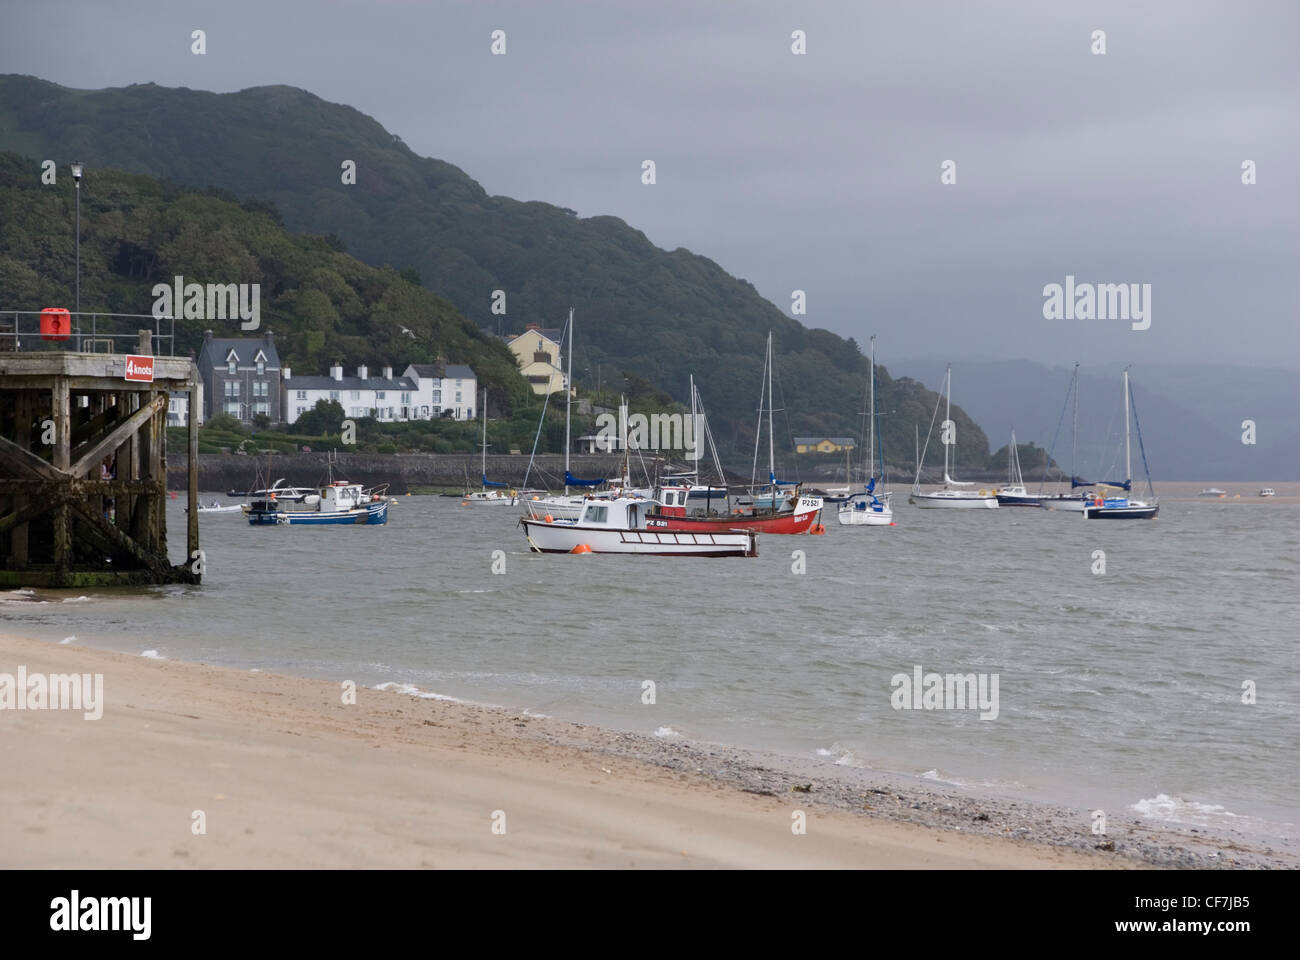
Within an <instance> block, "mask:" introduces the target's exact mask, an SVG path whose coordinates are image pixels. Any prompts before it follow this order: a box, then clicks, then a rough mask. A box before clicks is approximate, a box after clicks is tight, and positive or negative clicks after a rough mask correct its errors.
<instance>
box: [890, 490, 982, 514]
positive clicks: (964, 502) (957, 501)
mask: <svg viewBox="0 0 1300 960" xmlns="http://www.w3.org/2000/svg"><path fill="white" fill-rule="evenodd" d="M907 502H908V503H911V504H914V505H916V506H918V507H926V508H937V509H946V510H985V509H989V510H995V509H997V506H998V498H997V497H996V496H981V495H980V494H978V493H966V492H964V491H959V490H954V491H951V492H943V491H941V492H938V493H921V492H920V491H913V492H912V495H911V496H909V497H908V498H907Z"/></svg>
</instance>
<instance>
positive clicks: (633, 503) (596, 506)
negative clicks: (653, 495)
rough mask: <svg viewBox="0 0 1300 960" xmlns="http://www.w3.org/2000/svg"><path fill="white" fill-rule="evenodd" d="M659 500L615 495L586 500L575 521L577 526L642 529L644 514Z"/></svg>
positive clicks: (656, 504)
mask: <svg viewBox="0 0 1300 960" xmlns="http://www.w3.org/2000/svg"><path fill="white" fill-rule="evenodd" d="M659 505H660V504H659V501H657V500H650V499H647V498H645V497H616V498H614V499H611V500H587V501H585V502H584V503H583V505H582V513H581V514H579V515H578V519H577V521H576V523H575V525H576V526H579V527H606V528H608V529H611V530H644V529H645V518H646V514H647V513H650V512H651V511H653V510H654V509H655V508H656V507H658V506H659Z"/></svg>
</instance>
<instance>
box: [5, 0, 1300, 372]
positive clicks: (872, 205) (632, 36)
mask: <svg viewBox="0 0 1300 960" xmlns="http://www.w3.org/2000/svg"><path fill="white" fill-rule="evenodd" d="M194 29H203V30H205V31H206V33H207V54H206V55H205V56H201V57H200V56H194V55H192V54H191V53H190V42H191V41H190V32H191V31H192V30H194ZM497 29H500V30H504V31H505V33H506V44H507V46H506V50H507V52H506V55H505V56H493V55H492V54H491V53H490V49H489V48H490V44H491V36H490V35H491V33H492V31H493V30H497ZM794 30H803V31H805V32H806V36H807V53H806V54H805V55H802V56H797V55H795V54H793V53H792V51H791V44H792V40H791V33H792V31H794ZM1094 30H1104V31H1105V34H1106V53H1105V55H1101V56H1098V55H1095V54H1093V53H1092V46H1093V40H1092V32H1093V31H1094ZM1298 48H1300V3H1294V2H1276V3H1265V2H1219V3H1202V2H1148V3H1133V2H1115V3H1065V2H1060V3H1057V2H1051V3H1047V2H1032V3H1031V2H1023V3H1010V2H997V3H975V2H967V3H933V2H916V3H897V2H890V3H882V2H843V3H841V2H820V3H819V2H809V3H793V2H785V3H775V2H739V0H695V2H665V0H655V2H637V3H632V2H607V3H596V2H580V0H519V2H493V0H474V2H439V0H430V2H414V0H407V2H400V0H348V2H342V0H339V2H328V0H325V2H306V0H301V2H285V0H260V2H245V0H220V2H212V3H185V2H175V0H129V2H123V3H117V2H100V0H36V2H30V3H28V2H22V0H0V71H3V72H12V73H29V74H34V75H36V76H40V77H43V78H45V79H49V80H53V81H55V82H57V83H61V84H64V85H66V86H72V87H80V88H98V87H104V86H121V85H126V84H130V83H142V82H148V81H153V82H155V83H159V84H163V85H167V86H187V87H193V88H198V89H205V90H215V91H232V90H238V89H242V88H244V87H249V86H257V85H261V84H271V83H285V84H292V85H295V86H299V87H303V88H305V89H307V90H310V91H311V92H313V93H316V94H318V95H319V96H321V97H324V98H325V99H327V100H331V101H336V102H340V103H346V104H350V105H352V106H355V107H356V108H358V109H359V110H361V111H363V112H365V113H368V114H370V115H372V116H374V117H375V118H376V119H378V120H379V121H380V122H381V123H382V124H383V125H384V126H385V127H387V128H388V129H389V130H390V131H392V132H394V133H396V134H398V135H400V136H401V137H402V139H403V140H405V141H406V143H407V144H408V145H409V146H410V147H411V148H412V149H414V150H415V151H416V152H418V153H421V154H425V155H429V156H434V157H438V158H440V159H443V160H446V161H448V162H451V163H454V164H456V165H457V166H459V167H461V168H463V169H464V170H465V171H466V172H467V173H469V174H470V175H471V176H473V177H474V178H475V179H477V180H478V181H479V182H480V183H482V184H483V186H484V187H485V188H486V189H487V190H488V191H489V192H491V193H497V194H505V195H508V196H513V197H516V198H519V199H523V200H546V201H549V202H552V203H556V204H559V205H561V206H566V207H572V208H574V209H576V210H577V211H578V212H579V214H580V215H582V216H591V215H596V214H613V215H615V216H619V217H622V218H623V219H625V220H626V221H627V222H628V223H630V224H631V225H633V226H634V227H637V228H638V229H641V230H643V231H644V232H645V233H646V235H647V236H648V237H649V238H650V239H651V240H652V241H653V242H655V243H656V244H658V245H660V246H662V247H665V248H667V249H673V248H675V247H679V246H682V247H687V248H689V249H691V250H693V251H695V252H696V253H700V254H703V255H705V256H707V257H710V258H711V259H713V260H715V261H717V262H718V263H719V264H721V265H722V266H723V267H724V268H725V269H727V270H728V271H730V272H732V273H734V274H736V275H737V276H740V277H744V278H746V279H748V280H749V281H751V282H752V283H754V285H755V286H756V287H757V288H758V289H759V291H760V292H761V293H762V294H763V295H765V296H767V297H768V298H770V299H771V300H772V301H773V302H774V303H776V304H777V305H778V306H779V307H781V308H782V309H783V310H785V311H786V312H787V313H788V312H789V311H790V306H791V291H792V290H795V289H802V290H805V291H806V292H807V298H808V313H807V315H806V316H805V317H801V318H800V319H802V320H803V321H804V322H805V323H807V324H809V325H811V326H823V327H827V328H829V329H831V330H834V331H836V332H837V333H841V334H844V335H846V336H848V335H852V336H855V337H857V338H858V339H859V341H860V342H863V343H865V341H866V337H867V336H868V335H870V334H871V333H877V334H879V335H880V338H881V339H880V346H881V350H882V353H883V359H885V360H886V361H887V359H888V356H890V355H892V356H895V357H899V356H904V355H926V356H930V355H939V356H945V357H949V358H951V359H953V360H954V361H960V360H961V359H963V358H971V359H989V358H1016V357H1026V358H1029V359H1034V360H1042V361H1046V362H1052V363H1061V364H1068V363H1070V362H1072V361H1074V360H1081V361H1083V362H1085V363H1090V362H1102V361H1115V360H1123V361H1129V360H1131V361H1134V362H1139V363H1150V362H1161V361H1205V362H1214V361H1220V362H1229V363H1236V364H1247V365H1266V366H1287V367H1291V368H1300V349H1298V348H1300V333H1298V332H1297V330H1298V329H1300V297H1298V296H1297V293H1296V289H1297V280H1298V278H1297V269H1296V267H1297V261H1298V257H1297V254H1298V253H1300V228H1298V225H1297V216H1296V214H1297V211H1298V210H1300V188H1298V187H1297V169H1298V168H1300V150H1298V149H1297V148H1298V147H1300V134H1298V132H1297V131H1298V128H1300V122H1298V121H1297V117H1300V55H1297V53H1296V51H1297V49H1298ZM647 159H650V160H654V161H655V163H656V165H657V179H658V182H657V183H656V184H655V185H654V186H645V185H643V184H642V183H641V163H642V161H643V160H647ZM945 160H952V161H955V163H956V183H955V184H953V185H943V184H941V182H940V165H941V164H942V163H943V161H945ZM1245 160H1252V161H1254V162H1255V164H1256V168H1257V179H1258V182H1257V183H1256V184H1255V185H1253V186H1246V185H1243V184H1242V182H1241V177H1242V169H1241V165H1242V162H1243V161H1245ZM1067 274H1072V275H1074V276H1075V277H1076V278H1077V280H1078V281H1080V282H1083V281H1090V282H1095V283H1149V284H1151V285H1152V311H1151V321H1152V322H1151V326H1150V329H1147V330H1144V331H1133V330H1132V329H1131V325H1130V323H1129V322H1127V321H1124V320H1105V321H1095V322H1092V323H1087V324H1085V323H1080V322H1074V321H1066V320H1046V319H1044V317H1043V293H1042V290H1043V287H1044V285H1046V284H1049V283H1063V282H1064V280H1065V277H1066V275H1067Z"/></svg>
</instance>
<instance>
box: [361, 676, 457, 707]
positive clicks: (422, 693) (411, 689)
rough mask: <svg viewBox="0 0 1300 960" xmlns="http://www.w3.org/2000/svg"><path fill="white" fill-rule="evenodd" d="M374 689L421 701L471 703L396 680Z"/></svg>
mask: <svg viewBox="0 0 1300 960" xmlns="http://www.w3.org/2000/svg"><path fill="white" fill-rule="evenodd" d="M374 689H376V690H387V691H390V692H392V693H405V694H407V695H409V696H412V697H419V698H420V699H421V700H448V701H450V702H452V703H469V701H468V700H462V699H461V698H460V697H449V696H447V695H446V694H445V693H431V692H430V691H428V690H421V689H420V688H419V687H417V686H416V685H415V684H413V683H398V682H397V681H395V680H389V681H386V682H385V683H381V684H378V685H377V686H376V687H375V688H374Z"/></svg>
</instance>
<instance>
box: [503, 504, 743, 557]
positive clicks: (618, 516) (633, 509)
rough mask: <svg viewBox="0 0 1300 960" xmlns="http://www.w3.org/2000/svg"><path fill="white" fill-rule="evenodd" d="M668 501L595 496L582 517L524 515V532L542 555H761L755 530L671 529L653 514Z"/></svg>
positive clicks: (522, 521)
mask: <svg viewBox="0 0 1300 960" xmlns="http://www.w3.org/2000/svg"><path fill="white" fill-rule="evenodd" d="M662 506H663V505H662V504H661V503H659V501H657V500H650V499H645V498H642V497H615V498H612V499H610V500H596V499H591V500H587V501H585V502H584V503H583V506H582V513H581V514H579V516H578V519H577V520H555V519H552V520H551V521H549V522H548V521H546V520H535V519H533V518H531V517H523V518H521V519H520V521H519V522H520V524H522V525H523V528H524V535H525V536H526V537H527V539H528V546H529V548H531V549H532V550H533V551H534V552H536V553H633V554H647V555H652V556H661V557H756V556H758V537H757V535H756V534H755V533H754V532H753V531H752V530H726V531H720V532H695V531H684V530H669V529H666V527H665V526H659V524H662V523H663V521H662V520H656V519H655V518H654V516H653V513H654V512H655V511H656V510H658V509H659V508H661V507H662Z"/></svg>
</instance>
